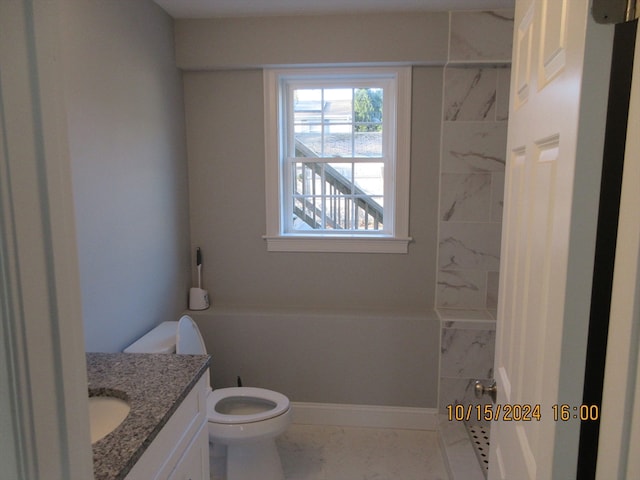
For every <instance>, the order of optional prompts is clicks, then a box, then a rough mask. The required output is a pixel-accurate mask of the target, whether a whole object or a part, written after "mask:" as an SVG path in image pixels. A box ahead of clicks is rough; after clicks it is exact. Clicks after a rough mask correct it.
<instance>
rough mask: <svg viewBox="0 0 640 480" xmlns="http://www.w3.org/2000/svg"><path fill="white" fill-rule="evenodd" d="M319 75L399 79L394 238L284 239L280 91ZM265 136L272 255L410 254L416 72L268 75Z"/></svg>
mask: <svg viewBox="0 0 640 480" xmlns="http://www.w3.org/2000/svg"><path fill="white" fill-rule="evenodd" d="M314 74H315V75H317V74H335V75H350V74H351V75H362V74H384V75H393V76H395V78H396V79H397V83H396V88H397V98H396V138H395V139H394V140H395V141H394V144H395V145H394V148H395V172H394V173H395V177H394V178H395V183H394V185H395V189H394V192H393V195H392V198H391V203H392V204H393V207H392V208H393V210H394V214H393V226H392V228H391V232H390V233H386V234H382V233H370V232H367V233H366V234H356V233H348V234H344V235H341V234H335V233H331V234H321V233H314V234H306V235H305V234H298V233H283V228H282V223H281V222H282V219H281V201H280V199H281V195H282V189H283V186H282V175H281V172H280V152H281V149H282V145H281V144H280V143H281V137H280V123H279V111H280V108H281V106H280V103H279V88H280V79H281V77H291V76H298V75H300V76H305V75H306V76H308V75H314ZM264 131H265V193H266V198H265V207H266V223H267V225H266V226H267V231H266V235H264V239H265V240H266V242H267V250H268V251H271V252H345V253H407V252H408V245H409V242H411V238H410V237H409V182H410V175H409V171H410V153H411V148H410V146H411V67H380V68H374V67H366V68H358V67H356V68H323V69H307V68H304V69H303V68H298V69H265V70H264Z"/></svg>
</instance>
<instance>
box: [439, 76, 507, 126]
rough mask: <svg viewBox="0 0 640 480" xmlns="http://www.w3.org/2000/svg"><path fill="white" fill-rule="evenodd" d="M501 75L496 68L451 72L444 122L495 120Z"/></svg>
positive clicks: (446, 86)
mask: <svg viewBox="0 0 640 480" xmlns="http://www.w3.org/2000/svg"><path fill="white" fill-rule="evenodd" d="M497 75H498V74H497V70H496V69H495V68H447V69H446V70H445V74H444V82H445V89H444V90H445V91H444V120H446V121H449V122H454V121H491V120H495V117H496V95H497V94H496V89H497Z"/></svg>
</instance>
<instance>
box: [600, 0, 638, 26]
mask: <svg viewBox="0 0 640 480" xmlns="http://www.w3.org/2000/svg"><path fill="white" fill-rule="evenodd" d="M591 14H592V15H593V19H594V20H595V21H596V22H597V23H606V24H615V23H625V22H631V21H633V20H635V19H637V18H638V16H639V14H640V0H593V5H592V6H591Z"/></svg>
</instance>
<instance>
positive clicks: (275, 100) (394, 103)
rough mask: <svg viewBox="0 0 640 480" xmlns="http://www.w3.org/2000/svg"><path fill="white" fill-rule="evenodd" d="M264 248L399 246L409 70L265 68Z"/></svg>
mask: <svg viewBox="0 0 640 480" xmlns="http://www.w3.org/2000/svg"><path fill="white" fill-rule="evenodd" d="M264 87H265V147H266V195H267V196H266V208H267V234H266V235H265V239H266V241H267V248H268V250H270V251H322V252H368V253H406V252H407V245H408V243H409V241H410V239H409V237H408V231H409V225H408V216H409V143H410V123H411V119H410V115H411V113H410V110H411V69H410V68H409V67H402V68H388V67H384V68H347V69H345V68H322V69H289V70H283V69H266V70H265V72H264Z"/></svg>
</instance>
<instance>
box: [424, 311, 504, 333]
mask: <svg viewBox="0 0 640 480" xmlns="http://www.w3.org/2000/svg"><path fill="white" fill-rule="evenodd" d="M436 313H437V314H438V317H439V318H440V320H441V321H442V327H443V328H454V327H455V328H473V329H477V328H481V329H485V330H487V329H491V328H493V329H495V321H493V320H494V317H492V316H491V315H490V314H489V312H487V311H486V310H470V309H465V308H438V309H436Z"/></svg>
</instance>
